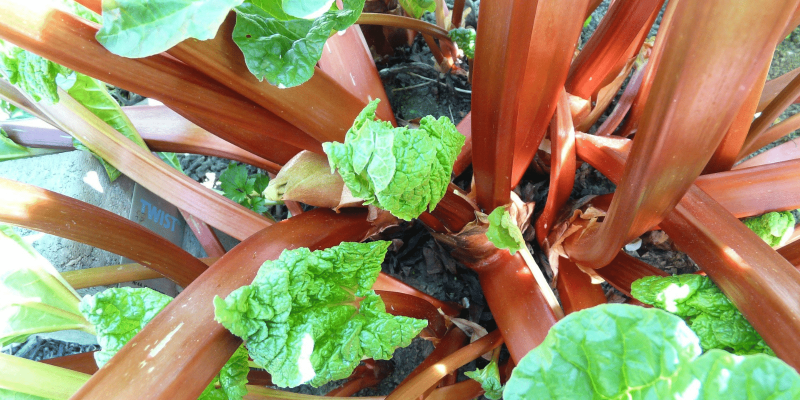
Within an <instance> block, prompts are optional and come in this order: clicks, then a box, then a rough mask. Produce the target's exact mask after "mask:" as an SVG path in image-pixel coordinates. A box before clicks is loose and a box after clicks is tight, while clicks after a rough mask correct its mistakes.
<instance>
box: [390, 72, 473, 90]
mask: <svg viewBox="0 0 800 400" xmlns="http://www.w3.org/2000/svg"><path fill="white" fill-rule="evenodd" d="M406 73H407V74H409V75H411V76H415V77H417V78H419V79H422V80H424V81H430V82H436V83H438V84H440V85H442V86H444V87H450V86H448V85H447V84H446V83H444V82H439V81H437V80H436V79H431V78H428V77H425V76H422V75H419V74H415V73H413V72H406ZM453 89H454V90H455V91H456V92H461V93H469V94H472V91H471V90H466V89H459V88H457V87H455V86H453Z"/></svg>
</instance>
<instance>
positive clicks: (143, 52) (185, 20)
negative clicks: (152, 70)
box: [96, 0, 242, 58]
mask: <svg viewBox="0 0 800 400" xmlns="http://www.w3.org/2000/svg"><path fill="white" fill-rule="evenodd" d="M241 3H242V0H150V1H141V0H104V1H103V26H102V27H101V28H100V30H99V31H98V32H97V36H96V37H97V41H98V42H100V44H102V45H103V46H104V47H105V48H106V49H108V51H110V52H112V53H114V54H117V55H120V56H123V57H130V58H139V57H148V56H152V55H154V54H158V53H161V52H163V51H166V50H168V49H170V48H171V47H173V46H175V45H176V44H178V43H180V42H182V41H184V40H185V39H189V38H195V39H199V40H207V39H211V38H213V37H214V36H215V35H216V34H217V30H219V26H220V25H222V22H223V21H224V20H225V17H226V16H227V15H228V12H229V11H230V10H231V9H232V8H233V7H236V6H238V5H239V4H241Z"/></svg>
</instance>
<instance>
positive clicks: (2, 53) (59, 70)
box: [0, 40, 72, 103]
mask: <svg viewBox="0 0 800 400" xmlns="http://www.w3.org/2000/svg"><path fill="white" fill-rule="evenodd" d="M71 73H72V71H71V70H69V69H68V68H66V67H63V66H61V65H58V64H56V63H54V62H52V61H49V60H47V59H45V58H42V57H39V56H37V55H36V54H33V53H31V52H28V51H25V50H23V49H21V48H19V47H17V46H14V45H12V44H10V43H6V42H4V41H2V40H0V77H2V78H3V79H5V80H7V81H8V82H9V83H11V84H13V85H16V86H17V87H18V88H19V89H20V90H22V91H23V92H25V93H27V94H28V95H30V96H31V97H32V98H33V99H34V100H35V101H41V100H42V99H44V100H46V101H48V102H50V103H57V102H58V93H57V90H58V86H56V77H58V75H62V76H67V75H70V74H71Z"/></svg>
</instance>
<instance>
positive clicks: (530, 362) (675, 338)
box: [504, 304, 800, 400]
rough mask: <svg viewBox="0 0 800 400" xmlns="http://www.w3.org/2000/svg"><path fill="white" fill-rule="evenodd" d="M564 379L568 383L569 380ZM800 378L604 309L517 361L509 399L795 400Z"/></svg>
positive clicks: (664, 318)
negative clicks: (705, 349)
mask: <svg viewBox="0 0 800 400" xmlns="http://www.w3.org/2000/svg"><path fill="white" fill-rule="evenodd" d="M565 378H568V380H567V381H565ZM798 396H800V375H798V374H797V372H796V371H795V370H794V369H792V368H791V367H790V366H788V365H786V363H784V362H783V361H781V360H779V359H777V358H774V357H770V356H767V355H763V354H756V355H747V356H736V355H732V354H730V353H728V352H725V351H722V350H716V349H715V350H710V351H707V352H705V353H703V352H702V350H701V348H700V339H698V337H697V336H696V335H695V334H694V332H692V330H691V329H689V327H688V326H686V324H685V323H684V321H683V320H682V319H680V318H679V317H677V316H675V315H672V314H670V313H667V312H665V311H662V310H658V309H646V308H642V307H636V306H630V305H623V304H604V305H600V306H597V307H593V308H590V309H586V310H583V311H579V312H576V313H573V314H570V315H569V316H567V317H566V318H564V319H563V320H561V321H559V323H558V324H556V325H555V326H554V327H553V328H552V329H551V330H550V332H549V333H548V334H547V337H546V338H545V340H544V342H542V344H541V345H539V347H537V348H536V349H534V350H533V351H531V352H530V353H528V354H527V355H526V356H525V357H523V358H522V360H520V363H519V365H517V367H516V368H515V369H514V372H512V374H511V378H510V379H509V381H508V383H507V384H506V389H505V392H504V398H505V399H508V400H515V399H540V398H549V399H620V400H621V399H630V398H641V399H648V398H650V399H721V398H731V399H739V398H741V399H744V398H748V399H766V398H770V399H786V400H789V399H795V398H798Z"/></svg>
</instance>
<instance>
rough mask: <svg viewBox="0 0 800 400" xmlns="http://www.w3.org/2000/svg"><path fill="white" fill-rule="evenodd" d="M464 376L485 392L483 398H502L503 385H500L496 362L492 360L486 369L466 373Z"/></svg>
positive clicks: (495, 399) (496, 399)
mask: <svg viewBox="0 0 800 400" xmlns="http://www.w3.org/2000/svg"><path fill="white" fill-rule="evenodd" d="M464 375H466V376H468V377H470V378H472V379H475V380H476V381H478V382H479V383H480V384H481V388H483V390H484V391H485V392H486V393H484V396H486V398H488V399H491V400H498V399H501V398H502V397H503V384H502V383H500V369H499V368H498V367H497V362H496V361H495V360H492V361H491V362H490V363H489V365H487V366H486V368H483V369H477V370H475V371H467V372H465V373H464Z"/></svg>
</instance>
